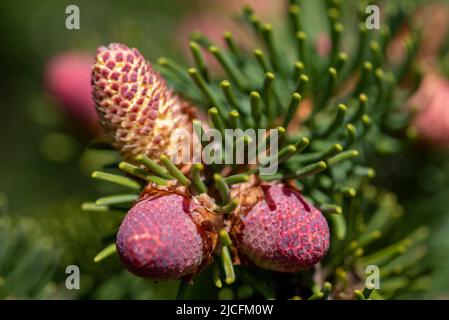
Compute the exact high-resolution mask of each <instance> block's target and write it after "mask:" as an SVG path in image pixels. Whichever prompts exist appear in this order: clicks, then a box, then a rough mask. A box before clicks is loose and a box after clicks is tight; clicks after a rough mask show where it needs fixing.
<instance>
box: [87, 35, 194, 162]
mask: <svg viewBox="0 0 449 320" xmlns="http://www.w3.org/2000/svg"><path fill="white" fill-rule="evenodd" d="M92 86H93V97H94V100H95V103H96V107H97V111H98V114H99V115H100V120H101V124H102V126H103V127H104V129H105V130H106V132H107V134H108V135H110V136H111V138H112V139H113V143H114V146H115V147H116V148H117V150H119V151H120V152H121V153H122V154H123V156H124V158H125V159H126V160H128V161H133V160H134V158H135V157H136V156H137V155H138V154H144V155H146V156H148V157H150V158H151V159H154V160H157V159H159V157H160V155H161V154H169V155H171V154H173V153H177V151H178V147H177V146H179V145H180V144H181V142H182V141H179V139H178V140H177V141H170V135H171V133H172V132H173V131H174V130H175V129H177V128H181V129H185V130H187V132H191V125H190V123H191V118H192V114H193V108H191V107H189V105H188V104H187V103H185V102H183V101H181V100H180V99H179V97H178V96H176V95H175V94H174V93H173V92H172V91H171V90H170V89H168V88H167V85H166V82H165V80H164V78H162V76H161V75H160V74H159V73H157V72H156V71H154V70H153V68H152V67H151V64H150V63H149V62H148V61H146V60H145V58H144V57H143V56H142V55H141V54H140V52H139V51H138V50H137V49H135V48H133V49H130V48H128V47H127V46H125V45H123V44H119V43H112V44H110V45H109V46H108V47H100V48H98V50H97V56H96V60H95V63H94V65H93V68H92ZM180 139H185V137H183V138H180Z"/></svg>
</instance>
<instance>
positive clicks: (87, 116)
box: [44, 52, 99, 134]
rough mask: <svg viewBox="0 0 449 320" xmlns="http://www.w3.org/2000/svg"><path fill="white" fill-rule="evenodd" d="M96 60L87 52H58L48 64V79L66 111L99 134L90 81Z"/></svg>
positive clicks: (57, 100) (51, 91)
mask: <svg viewBox="0 0 449 320" xmlns="http://www.w3.org/2000/svg"><path fill="white" fill-rule="evenodd" d="M93 61H94V58H93V57H91V56H89V55H88V54H85V53H79V52H65V53H61V54H58V55H56V56H54V57H52V58H51V59H50V60H49V61H48V63H47V65H46V66H45V70H44V82H45V88H46V89H47V91H48V92H49V93H50V95H51V96H52V97H53V98H54V99H55V100H56V102H57V103H58V105H59V106H60V107H61V110H62V112H63V113H64V114H66V115H67V116H68V117H70V119H71V120H73V121H74V122H76V123H77V124H79V125H81V126H82V127H84V128H85V129H86V130H87V131H88V132H89V133H91V134H96V133H97V132H98V131H99V123H98V116H97V113H96V110H95V104H94V101H93V99H92V92H91V85H90V75H91V72H92V71H91V68H92V63H93Z"/></svg>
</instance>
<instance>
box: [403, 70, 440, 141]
mask: <svg viewBox="0 0 449 320" xmlns="http://www.w3.org/2000/svg"><path fill="white" fill-rule="evenodd" d="M410 106H411V107H414V108H415V107H416V108H417V110H418V111H417V114H416V117H415V119H414V121H413V127H414V128H415V129H416V130H417V132H418V137H419V138H420V139H422V140H424V141H427V142H429V143H431V144H433V145H435V146H439V147H449V81H448V80H447V79H446V78H443V77H442V76H440V75H438V74H435V73H434V74H429V75H426V76H425V78H424V79H423V81H422V83H421V86H420V88H419V90H418V91H417V92H416V93H415V95H414V96H413V97H412V98H411V100H410Z"/></svg>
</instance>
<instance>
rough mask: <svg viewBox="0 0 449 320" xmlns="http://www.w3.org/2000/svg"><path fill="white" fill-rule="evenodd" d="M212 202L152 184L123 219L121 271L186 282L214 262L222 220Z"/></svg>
mask: <svg viewBox="0 0 449 320" xmlns="http://www.w3.org/2000/svg"><path fill="white" fill-rule="evenodd" d="M209 206H210V199H209V198H208V197H207V196H205V195H203V196H200V197H192V196H190V195H189V194H188V193H187V192H186V191H185V190H183V189H182V188H176V189H173V188H169V189H167V188H161V187H156V186H155V185H152V184H150V185H149V186H148V187H147V188H146V189H145V191H144V192H143V194H142V196H141V198H140V200H139V201H137V203H136V204H135V205H134V206H133V207H132V208H131V210H130V211H129V212H128V214H127V215H126V217H125V219H124V220H123V222H122V224H121V226H120V229H119V232H118V234H117V241H116V244H117V251H118V254H119V256H120V258H121V260H122V262H123V264H124V265H125V267H126V268H127V269H128V270H129V271H131V272H132V273H134V274H135V275H137V276H140V277H144V278H150V279H153V280H174V279H180V278H183V277H184V278H190V277H191V276H193V275H195V274H196V273H198V272H199V271H201V270H202V269H203V268H204V267H205V266H207V265H208V264H209V263H210V262H211V260H212V253H213V252H214V251H215V249H216V246H217V232H216V230H217V229H218V228H219V226H220V224H221V223H222V221H221V219H220V218H218V217H217V216H216V215H214V214H212V213H211V212H210V210H209V209H208V207H209Z"/></svg>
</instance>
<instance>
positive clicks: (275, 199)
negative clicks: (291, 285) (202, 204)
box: [234, 185, 330, 272]
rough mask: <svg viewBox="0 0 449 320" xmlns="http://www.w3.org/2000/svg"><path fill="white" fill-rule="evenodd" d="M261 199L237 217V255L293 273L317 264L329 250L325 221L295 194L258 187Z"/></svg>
mask: <svg viewBox="0 0 449 320" xmlns="http://www.w3.org/2000/svg"><path fill="white" fill-rule="evenodd" d="M262 189H263V191H264V199H263V200H261V201H259V202H258V203H257V204H256V205H254V206H253V207H252V208H251V210H250V211H249V212H248V213H247V214H246V215H244V216H242V217H240V218H241V222H242V229H241V230H242V232H241V234H239V235H234V237H235V238H236V240H237V243H238V248H239V250H240V253H241V254H243V255H244V256H245V257H246V258H248V259H249V260H250V261H251V262H252V263H254V264H255V265H257V266H259V267H261V268H266V269H270V270H274V271H280V272H296V271H299V270H301V269H304V268H308V267H311V266H313V265H314V264H316V263H317V262H319V261H320V260H321V259H322V258H323V257H324V256H325V254H326V253H327V250H328V248H329V238H330V235H329V227H328V224H327V221H326V219H325V218H324V216H323V215H322V214H321V212H320V211H318V210H317V209H316V208H314V207H313V206H312V205H310V204H308V203H307V202H306V201H305V200H304V199H303V198H302V196H301V195H300V194H299V192H297V191H296V190H293V189H292V188H290V187H286V186H284V185H266V186H262Z"/></svg>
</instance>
